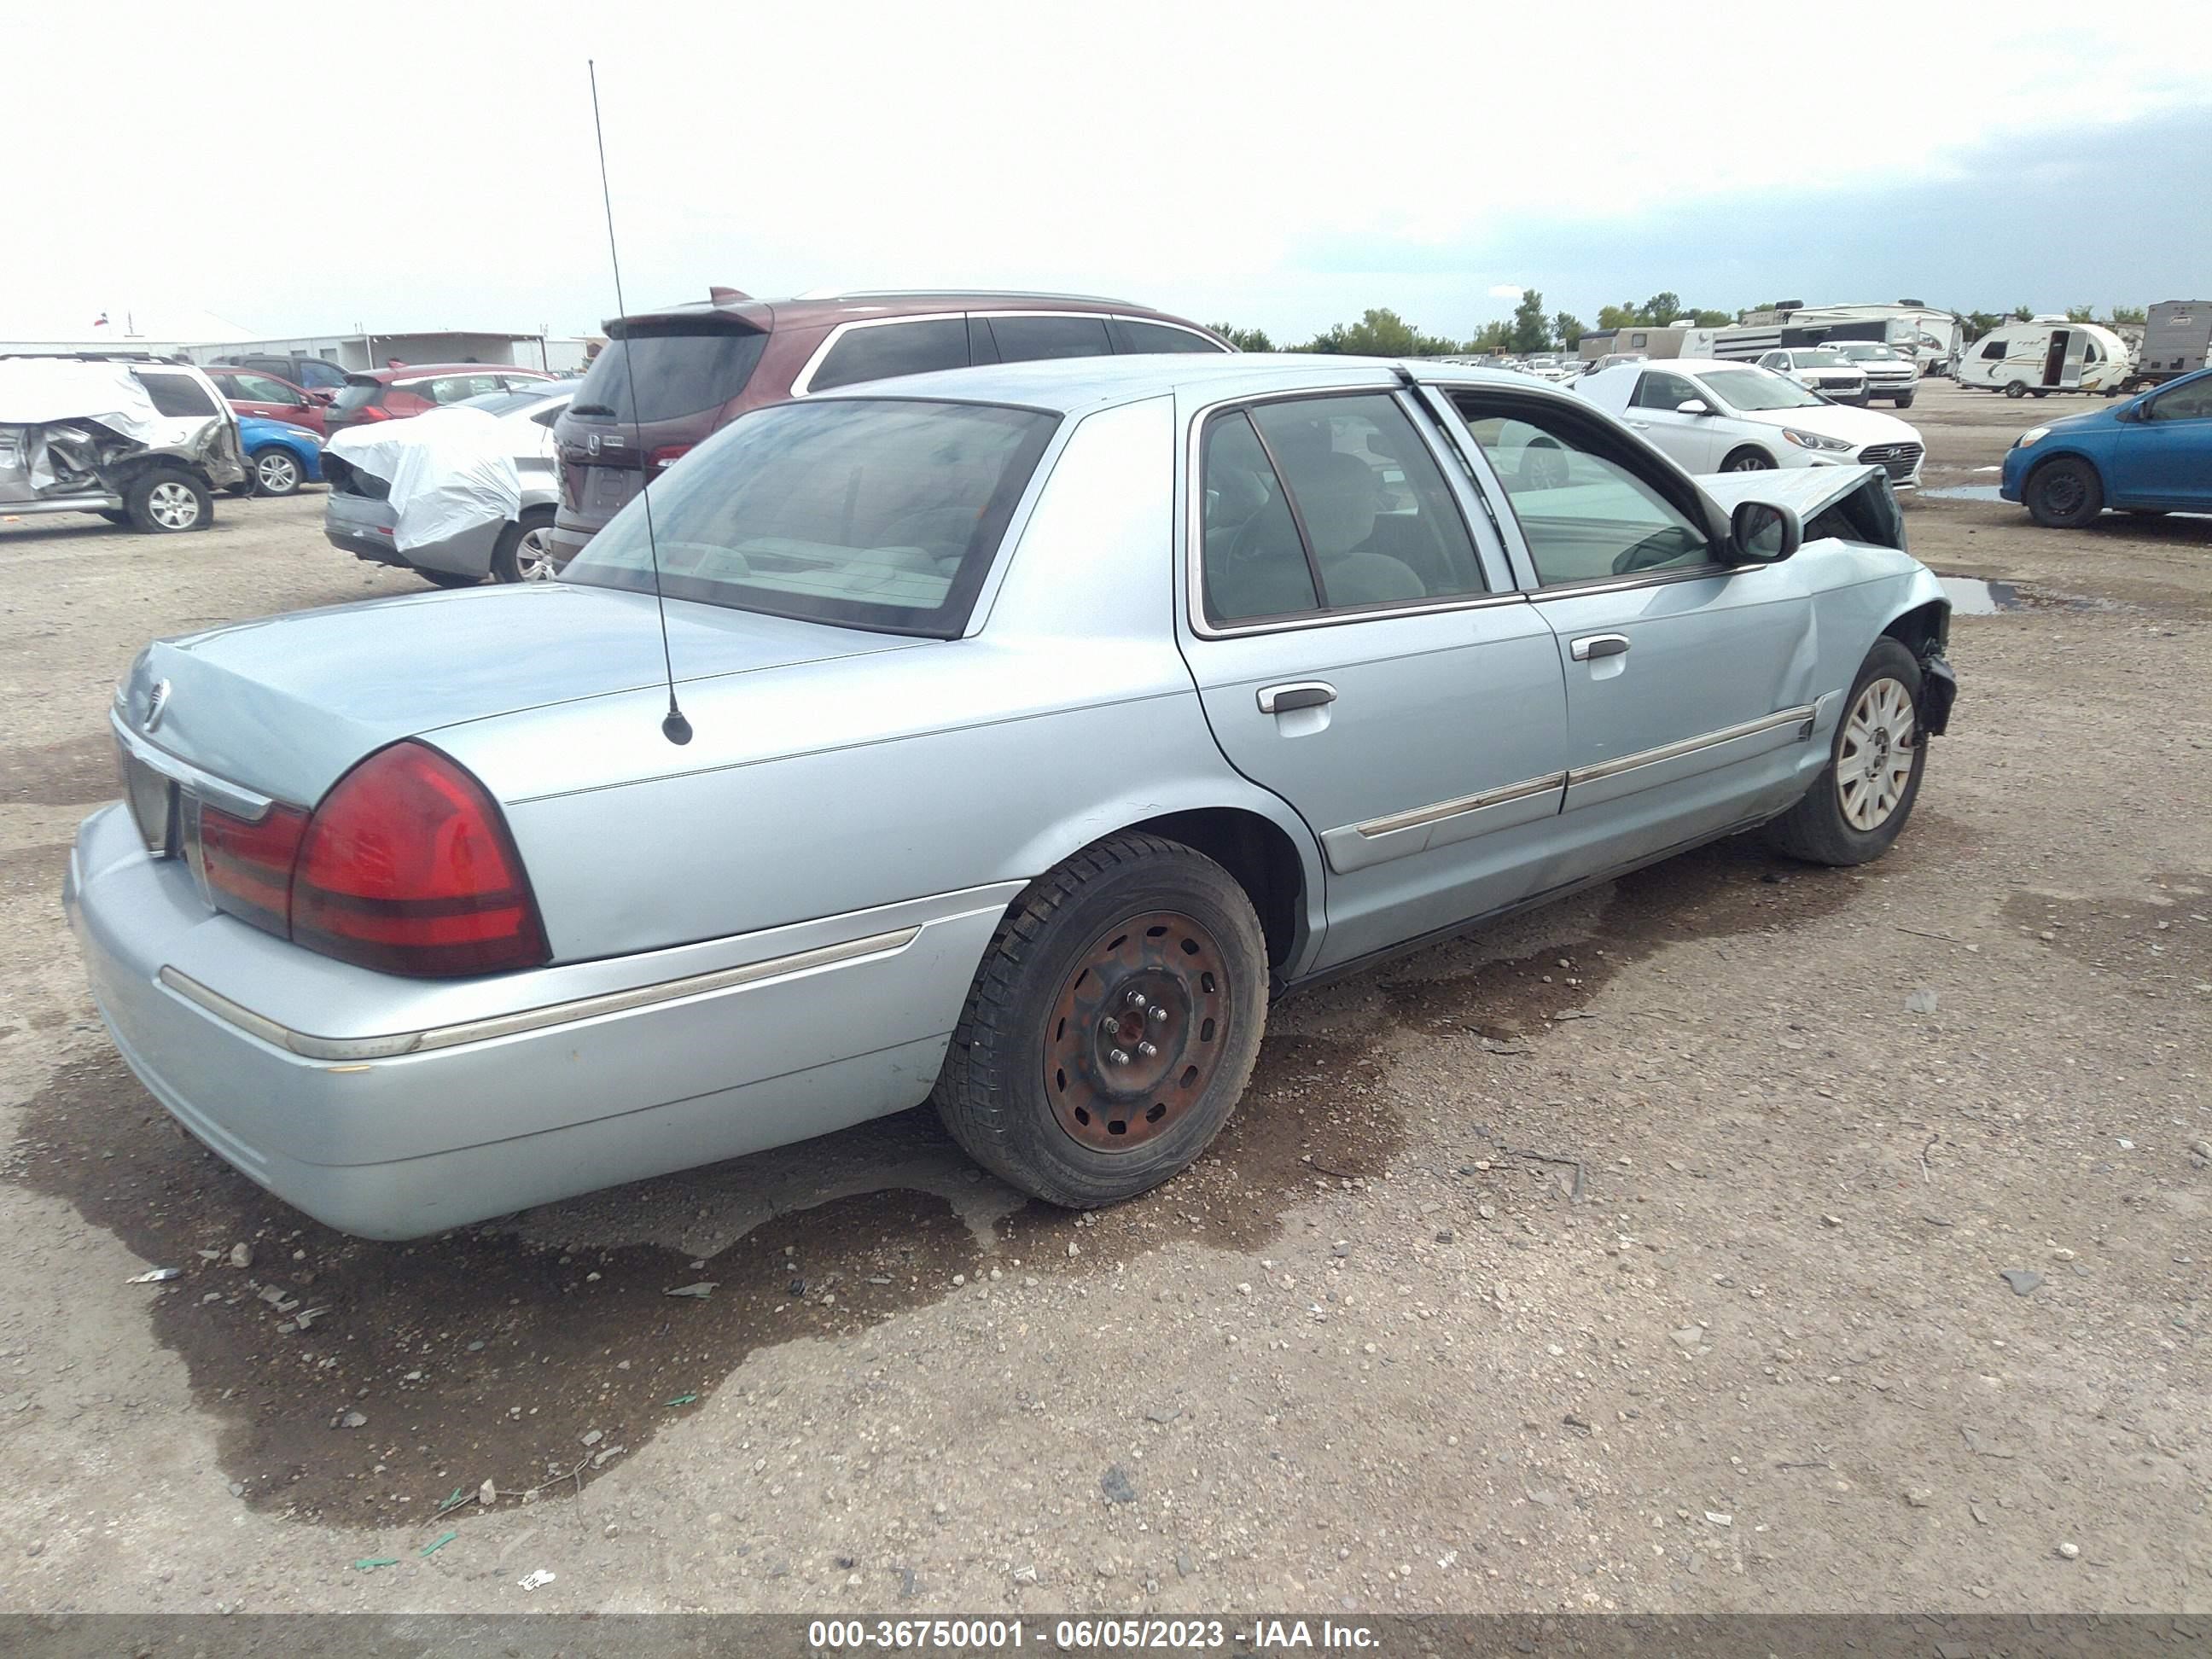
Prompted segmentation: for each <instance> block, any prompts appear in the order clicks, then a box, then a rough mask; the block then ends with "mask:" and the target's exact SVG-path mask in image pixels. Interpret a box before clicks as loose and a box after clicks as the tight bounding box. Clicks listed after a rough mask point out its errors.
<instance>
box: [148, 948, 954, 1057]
mask: <svg viewBox="0 0 2212 1659" xmlns="http://www.w3.org/2000/svg"><path fill="white" fill-rule="evenodd" d="M920 937H921V927H920V926H919V925H917V926H915V927H901V928H898V929H896V930H895V931H893V932H891V933H871V934H869V935H868V936H867V937H866V938H865V939H848V940H846V941H845V942H844V943H842V944H841V945H817V947H816V948H815V949H813V950H811V951H794V952H793V953H792V954H791V955H789V956H785V957H769V958H768V959H767V960H766V961H764V962H748V963H744V964H743V965H741V966H739V967H736V968H718V969H714V970H713V971H712V972H710V973H704V974H691V975H687V976H685V977H684V978H683V979H671V980H663V981H661V982H660V983H659V984H658V985H640V986H636V987H632V988H631V989H629V990H627V991H609V992H606V993H605V994H602V995H599V996H595V997H580V998H578V999H577V1000H574V1001H573V1002H556V1003H552V1004H550V1005H549V1006H545V1007H543V1008H526V1009H523V1010H521V1011H520V1012H517V1013H512V1014H495V1015H493V1016H491V1017H490V1018H486V1019H471V1020H465V1021H463V1022H462V1023H461V1024H458V1025H438V1026H433V1027H431V1028H430V1029H429V1030H423V1031H398V1032H394V1033H393V1034H392V1035H391V1036H373V1037H325V1036H311V1035H309V1034H308V1033H307V1032H304V1031H295V1030H292V1029H291V1028H290V1027H289V1026H288V1025H281V1024H278V1023H277V1022H276V1021H275V1020H273V1019H270V1018H268V1017H267V1016H266V1015H263V1014H257V1013H255V1012H253V1011H252V1009H251V1008H247V1007H244V1006H240V1004H238V1003H235V1002H233V1001H232V1000H230V999H229V998H228V997H227V996H224V995H223V994H222V993H221V992H219V991H211V990H210V989H209V988H208V987H206V986H204V985H203V984H201V983H200V982H199V981H197V980H196V979H194V978H192V977H191V975H188V974H183V973H179V971H178V970H177V969H174V968H171V967H166V966H165V967H164V968H163V969H161V983H162V984H164V985H166V986H167V987H169V988H170V989H171V990H172V991H174V992H175V993H176V994H178V995H179V996H180V997H183V998H184V999H185V1000H186V1001H188V1002H192V1003H197V1005H198V1006H200V1007H202V1008H204V1009H205V1010H207V1012H210V1013H211V1014H213V1015H215V1016H216V1018H218V1019H223V1020H227V1021H228V1022H229V1023H230V1024H233V1025H235V1026H237V1027H238V1028H239V1029H240V1030H242V1031H246V1032H248V1033H250V1034H251V1035H252V1036H258V1037H259V1038H260V1039H261V1040H262V1041H263V1042H267V1043H270V1044H272V1045H273V1046H275V1047H276V1048H284V1049H288V1050H289V1051H290V1052H291V1053H293V1054H298V1055H300V1056H301V1057H302V1058H303V1059H307V1060H392V1059H396V1058H397V1057H398V1056H399V1055H401V1054H421V1053H422V1052H424V1051H425V1050H427V1049H431V1048H453V1047H454V1046H456V1045H457V1044H459V1043H464V1042H487V1041H489V1039H491V1038H493V1037H502V1036H515V1035H516V1034H517V1033H519V1032H523V1031H535V1030H543V1029H544V1027H546V1026H548V1025H565V1024H570V1023H571V1022H573V1021H575V1020H580V1019H591V1018H596V1017H597V1016H599V1015H601V1014H620V1013H628V1012H630V1011H631V1010H633V1009H637V1008H649V1007H651V1006H653V1005H654V1004H656V1003H662V1002H673V1001H675V1000H677V999H678V998H679V997H695V996H700V995H702V994H705V993H707V992H709V991H726V990H731V989H733V988H735V987H739V986H745V985H757V984H759V983H761V982H762V981H766V980H771V979H782V978H785V977H787V975H792V974H803V973H805V972H807V971H808V970H809V969H815V968H829V967H836V966H839V965H842V964H843V963H854V962H860V961H863V960H865V959H866V958H868V957H884V956H893V955H896V953H897V952H899V951H903V950H904V949H906V947H907V946H908V945H911V944H913V943H914V941H915V939H918V938H920Z"/></svg>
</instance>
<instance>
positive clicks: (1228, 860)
mask: <svg viewBox="0 0 2212 1659" xmlns="http://www.w3.org/2000/svg"><path fill="white" fill-rule="evenodd" d="M1129 828H1130V829H1141V830H1144V831H1146V832H1147V833H1149V834H1151V835H1155V836H1160V837H1162V838H1163V839H1164V840H1167V841H1173V842H1182V844H1183V845H1184V846H1185V847H1188V848H1190V849H1191V850H1192V851H1193V852H1194V853H1203V854H1206V857H1208V858H1210V859H1212V860H1213V861H1214V862H1215V863H1216V864H1218V865H1219V866H1221V867H1222V868H1223V869H1225V870H1226V871H1227V872H1229V873H1230V874H1231V876H1234V877H1235V878H1237V885H1238V886H1240V887H1242V888H1243V890H1244V891H1245V894H1246V896H1248V897H1249V898H1250V899H1251V901H1252V908H1253V909H1255V911H1257V912H1258V913H1259V915H1260V927H1261V931H1262V932H1263V933H1266V935H1267V960H1268V962H1269V963H1270V964H1271V965H1273V966H1274V967H1276V968H1280V967H1282V966H1283V965H1284V964H1285V963H1288V962H1289V961H1290V959H1291V951H1293V950H1294V949H1295V948H1296V946H1297V939H1298V929H1299V926H1300V924H1301V922H1302V921H1303V920H1304V914H1305V903H1304V900H1305V866H1304V864H1302V863H1301V862H1300V861H1299V859H1298V849H1297V848H1296V847H1295V846H1294V845H1292V844H1291V838H1290V837H1289V836H1286V835H1285V834H1284V833H1283V831H1282V830H1281V829H1279V828H1278V827H1277V826H1276V825H1274V824H1272V823H1268V822H1267V819H1265V818H1263V817H1261V816H1260V815H1259V814H1258V813H1256V812H1246V811H1240V810H1239V809H1237V808H1236V807H1233V806H1213V807H1203V808H1200V809H1198V810H1196V811H1188V812H1170V813H1167V814H1165V815H1164V816H1163V817H1157V818H1147V819H1146V820H1145V822H1144V823H1133V824H1131V825H1130V826H1129Z"/></svg>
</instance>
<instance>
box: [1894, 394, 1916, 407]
mask: <svg viewBox="0 0 2212 1659" xmlns="http://www.w3.org/2000/svg"><path fill="white" fill-rule="evenodd" d="M1914 396H1915V394H1914V393H1912V392H1906V393H1905V395H1904V396H1903V397H1902V398H1892V399H1891V400H1890V401H1891V402H1892V403H1894V404H1896V405H1897V406H1898V407H1899V409H1910V408H1911V407H1912V399H1913V398H1914Z"/></svg>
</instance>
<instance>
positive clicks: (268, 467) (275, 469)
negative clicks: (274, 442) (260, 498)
mask: <svg viewBox="0 0 2212 1659" xmlns="http://www.w3.org/2000/svg"><path fill="white" fill-rule="evenodd" d="M253 471H254V473H255V476H257V477H258V478H259V479H260V480H261V493H262V494H263V495H290V494H291V493H292V492H293V491H294V490H295V489H298V488H299V487H300V464H299V462H297V461H296V460H295V459H292V457H291V456H290V455H289V454H287V453H285V452H284V451H283V450H281V449H271V450H267V451H264V453H263V454H262V456H261V458H260V459H258V460H257V461H255V462H254V464H253Z"/></svg>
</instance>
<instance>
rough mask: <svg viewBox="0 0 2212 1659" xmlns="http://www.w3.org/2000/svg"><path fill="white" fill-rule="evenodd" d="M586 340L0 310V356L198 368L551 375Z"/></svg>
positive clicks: (186, 315)
mask: <svg viewBox="0 0 2212 1659" xmlns="http://www.w3.org/2000/svg"><path fill="white" fill-rule="evenodd" d="M592 343H593V341H592V338H591V337H586V336H579V335H550V336H549V335H547V334H546V333H544V331H543V330H542V329H540V330H538V331H521V332H516V331H501V330H495V329H395V330H391V331H376V330H370V329H366V328H363V327H362V326H360V325H356V327H355V328H354V330H353V331H351V332H349V333H345V334H317V335H305V336H301V335H294V336H289V337H266V336H262V335H258V334H255V333H254V332H253V331H251V330H250V329H246V328H244V327H241V326H240V325H238V324H236V323H234V322H231V321H230V320H229V319H227V318H222V317H218V316H216V314H215V313H212V312H207V311H199V310H194V309H191V308H189V307H154V308H151V309H137V308H125V309H123V310H120V311H105V312H101V311H94V313H93V314H92V315H91V316H88V317H86V318H85V319H83V320H82V322H79V321H77V320H76V319H74V318H69V319H59V318H52V317H45V318H34V317H20V318H19V317H11V316H8V315H5V314H4V313H0V352H8V351H31V352H64V351H143V352H147V353H149V354H152V355H154V356H182V357H186V358H189V359H190V360H191V361H192V362H196V363H210V362H215V361H216V359H217V358H220V357H233V356H240V355H242V354H246V353H270V354H289V353H292V352H303V353H305V354H307V356H313V357H320V358H323V359H324V360H325V362H332V363H335V364H337V366H338V367H339V368H343V369H347V370H360V369H371V368H383V367H384V366H385V365H386V363H387V362H390V361H391V360H392V358H394V357H397V358H398V359H399V361H400V362H404V363H465V362H479V363H506V364H510V365H512V366H513V367H514V368H542V369H548V370H550V371H552V372H554V373H556V374H558V373H562V372H566V371H572V370H577V369H580V368H582V367H583V365H584V363H585V362H586V360H587V358H588V356H589V355H590V350H591V347H592Z"/></svg>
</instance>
